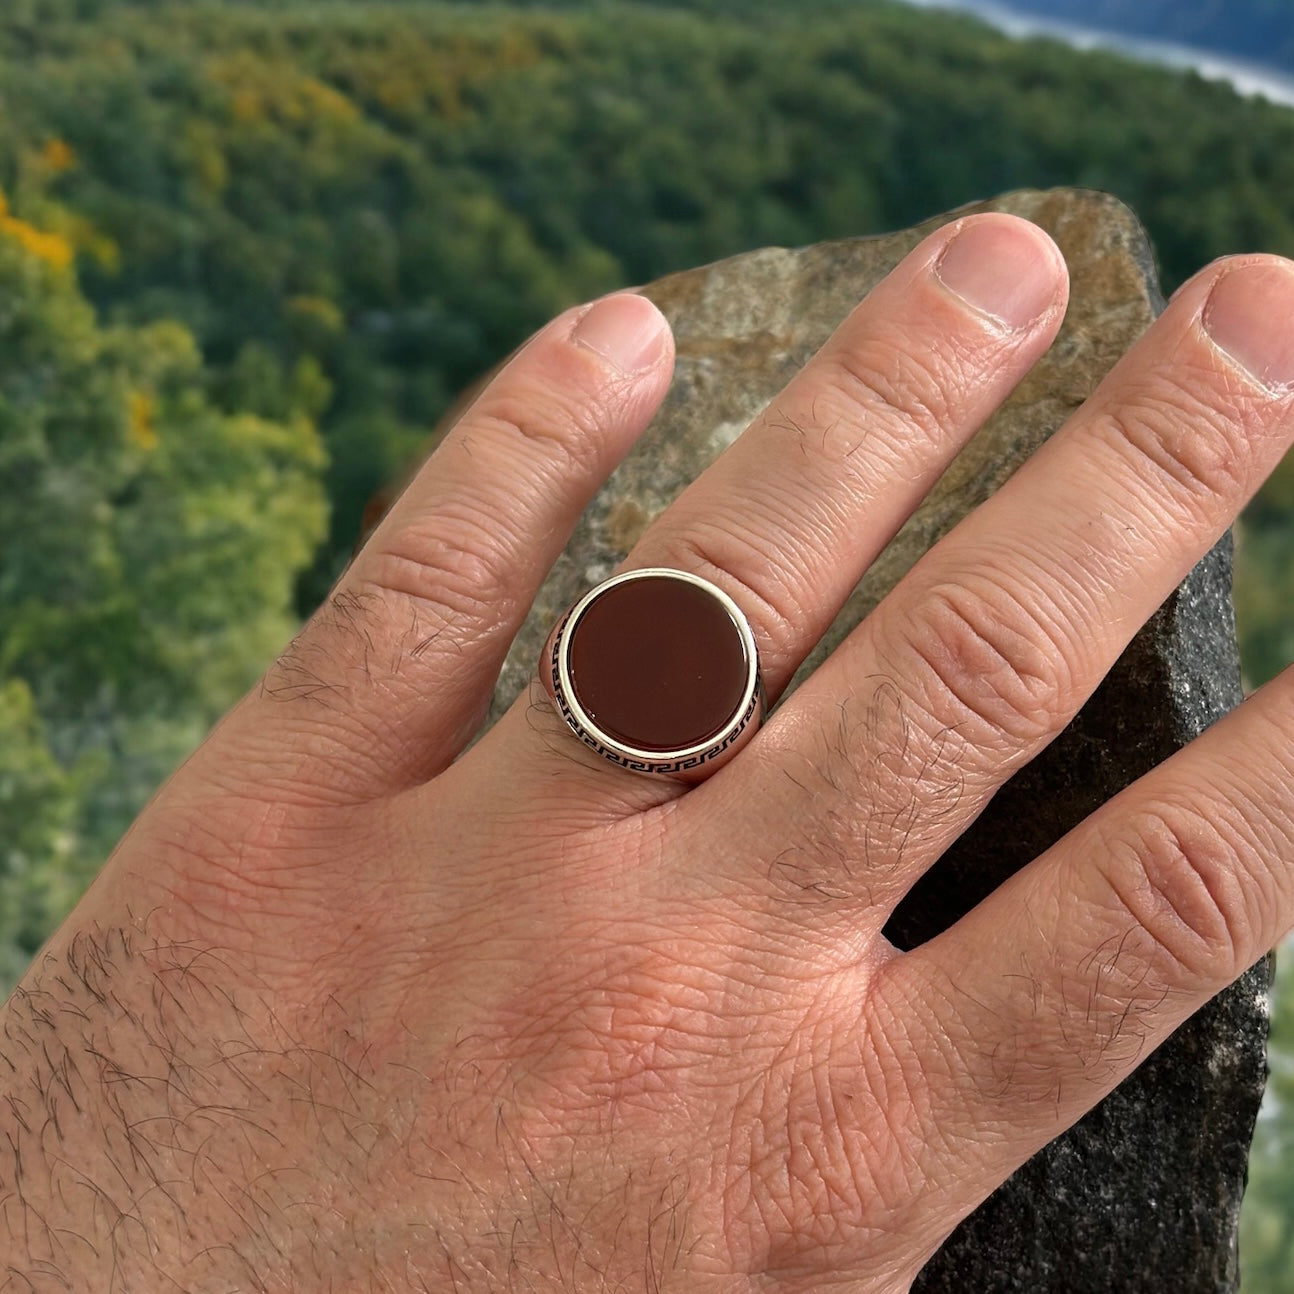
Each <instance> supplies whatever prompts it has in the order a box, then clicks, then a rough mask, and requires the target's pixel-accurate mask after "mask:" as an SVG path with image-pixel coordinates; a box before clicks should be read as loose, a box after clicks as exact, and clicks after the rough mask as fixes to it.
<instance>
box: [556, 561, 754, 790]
mask: <svg viewBox="0 0 1294 1294" xmlns="http://www.w3.org/2000/svg"><path fill="white" fill-rule="evenodd" d="M541 675H542V677H543V682H544V686H545V689H546V690H547V692H548V694H549V696H550V697H551V698H552V700H553V703H554V705H555V706H556V707H557V711H558V713H559V714H560V715H561V716H562V718H563V719H565V721H566V723H567V725H568V726H569V727H570V729H571V731H572V732H573V733H574V734H575V735H576V736H577V737H578V738H579V739H580V740H581V741H582V742H583V743H584V744H585V745H586V746H588V747H589V749H590V750H593V751H595V752H596V753H597V754H599V755H601V756H602V757H603V758H604V759H607V760H610V761H611V762H612V763H613V764H618V765H619V766H620V767H622V768H627V769H630V770H631V771H633V772H635V773H647V774H651V775H654V776H663V777H676V778H681V779H683V780H687V781H696V780H700V779H701V778H704V777H708V776H709V775H710V774H711V773H712V772H713V771H715V770H716V769H718V768H719V767H720V765H722V764H723V763H726V762H727V760H728V759H730V758H731V757H732V756H733V755H735V754H736V753H737V751H738V750H739V749H740V748H741V747H742V746H744V745H745V744H746V742H747V740H749V738H750V737H752V736H753V735H754V733H755V730H756V729H757V728H758V727H759V723H760V720H761V719H762V717H763V714H764V710H765V708H766V701H765V694H764V687H763V680H762V678H761V676H760V670H759V654H758V650H757V648H756V645H755V635H754V633H753V632H752V631H751V628H750V624H749V623H748V622H747V620H746V617H745V616H744V615H743V614H742V611H741V608H740V607H738V605H737V604H736V603H735V602H734V601H733V600H732V598H730V597H729V596H728V595H727V594H726V593H725V592H724V591H723V590H722V589H721V588H718V587H717V586H716V585H714V584H712V583H710V581H709V580H705V579H702V578H701V577H700V576H699V575H692V574H689V573H688V572H686V571H677V570H672V569H670V568H668V567H648V568H646V569H643V570H636V571H628V572H626V573H625V574H623V575H615V576H612V578H611V579H608V580H604V581H603V582H602V583H601V584H598V585H596V586H595V587H594V588H592V589H590V590H589V591H588V592H587V593H585V594H584V596H583V597H582V598H580V599H579V601H578V602H576V603H575V604H574V605H573V606H572V607H571V608H570V610H569V611H567V613H566V614H565V615H564V616H563V617H562V618H561V620H560V621H559V622H558V624H557V626H556V627H555V628H554V630H553V632H552V633H551V634H550V635H549V638H548V642H547V643H546V644H545V648H544V654H543V657H542V658H541Z"/></svg>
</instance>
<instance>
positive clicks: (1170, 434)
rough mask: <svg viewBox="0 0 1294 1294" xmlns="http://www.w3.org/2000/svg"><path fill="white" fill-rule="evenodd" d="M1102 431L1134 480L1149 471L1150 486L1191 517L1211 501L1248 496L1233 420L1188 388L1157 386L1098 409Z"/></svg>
mask: <svg viewBox="0 0 1294 1294" xmlns="http://www.w3.org/2000/svg"><path fill="white" fill-rule="evenodd" d="M1102 421H1103V430H1104V434H1105V435H1106V437H1108V438H1109V439H1110V440H1111V441H1113V442H1114V443H1115V444H1116V446H1118V447H1119V448H1120V449H1121V450H1122V451H1123V452H1124V453H1125V454H1127V453H1129V452H1130V453H1131V456H1132V458H1133V461H1134V467H1135V468H1136V469H1137V472H1138V476H1139V477H1140V476H1143V475H1145V469H1147V468H1148V469H1149V472H1150V474H1151V475H1152V477H1153V481H1152V485H1153V487H1154V489H1155V492H1156V494H1157V495H1158V496H1160V497H1162V493H1163V490H1164V488H1165V487H1167V489H1168V490H1169V491H1170V492H1171V497H1172V498H1174V499H1175V500H1177V501H1178V502H1179V503H1181V504H1182V505H1184V506H1185V507H1186V508H1187V509H1188V510H1189V511H1191V512H1192V513H1195V512H1199V511H1201V510H1203V509H1209V510H1211V507H1210V505H1211V504H1212V501H1214V500H1216V499H1217V498H1219V497H1221V498H1232V497H1237V496H1240V495H1242V494H1245V493H1247V492H1248V481H1249V467H1248V462H1247V460H1246V457H1245V454H1244V449H1243V439H1242V437H1241V436H1240V435H1239V433H1238V429H1237V426H1236V423H1235V420H1234V419H1233V417H1232V416H1231V415H1230V414H1229V413H1228V412H1227V411H1225V410H1223V409H1221V408H1219V407H1218V405H1217V403H1216V402H1215V401H1210V400H1209V399H1207V398H1206V397H1205V396H1204V395H1202V394H1197V393H1196V392H1194V391H1192V390H1191V387H1190V385H1188V384H1186V383H1179V384H1177V385H1173V386H1169V385H1167V384H1163V383H1157V384H1156V385H1155V386H1154V388H1153V389H1151V390H1147V391H1144V392H1143V393H1141V394H1140V395H1139V396H1138V397H1137V398H1134V399H1132V400H1130V401H1125V402H1124V403H1122V404H1120V405H1113V406H1110V407H1108V408H1107V409H1105V410H1104V411H1103V419H1102Z"/></svg>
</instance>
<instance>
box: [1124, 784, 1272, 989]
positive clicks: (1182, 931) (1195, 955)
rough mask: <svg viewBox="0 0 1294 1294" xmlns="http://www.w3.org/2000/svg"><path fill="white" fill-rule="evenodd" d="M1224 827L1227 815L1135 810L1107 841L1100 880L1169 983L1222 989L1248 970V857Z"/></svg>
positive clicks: (1184, 809) (1170, 807)
mask: <svg viewBox="0 0 1294 1294" xmlns="http://www.w3.org/2000/svg"><path fill="white" fill-rule="evenodd" d="M1225 824H1226V817H1225V815H1224V814H1221V813H1219V814H1214V813H1213V812H1211V811H1209V810H1207V809H1204V808H1201V807H1199V806H1187V805H1183V804H1178V803H1165V804H1162V805H1152V806H1149V807H1146V808H1144V809H1142V810H1140V811H1139V812H1138V813H1137V814H1136V815H1135V816H1134V817H1133V818H1132V819H1131V820H1130V821H1129V822H1128V823H1126V824H1125V825H1124V826H1123V827H1122V828H1121V830H1120V831H1119V834H1118V835H1117V836H1116V837H1114V838H1113V839H1109V840H1107V841H1106V842H1105V848H1104V851H1103V854H1104V857H1103V862H1102V874H1103V880H1104V882H1105V883H1106V884H1107V885H1108V887H1109V890H1110V894H1111V896H1112V899H1113V902H1114V904H1115V906H1116V908H1117V909H1118V910H1119V911H1121V912H1123V913H1125V914H1126V915H1127V916H1128V917H1129V918H1130V919H1131V921H1132V923H1133V925H1132V929H1134V930H1136V931H1139V932H1140V934H1141V936H1142V938H1143V940H1144V941H1145V942H1146V945H1147V952H1146V954H1145V955H1147V956H1148V957H1149V958H1150V959H1151V961H1152V962H1156V963H1159V964H1160V965H1161V967H1166V968H1167V974H1168V977H1169V980H1170V982H1172V980H1176V979H1181V978H1183V977H1185V979H1186V980H1187V981H1189V982H1194V981H1198V980H1200V979H1203V980H1205V981H1206V982H1210V983H1217V984H1218V986H1219V987H1221V986H1222V985H1223V984H1226V983H1229V982H1230V981H1231V980H1232V979H1233V978H1234V977H1235V976H1236V975H1237V974H1238V973H1239V972H1240V971H1241V970H1243V969H1244V966H1245V965H1247V962H1246V960H1245V958H1246V955H1247V951H1248V947H1249V944H1250V943H1251V942H1252V940H1251V939H1250V938H1249V937H1248V930H1249V919H1248V916H1247V912H1246V901H1245V881H1244V878H1245V876H1246V873H1247V869H1248V863H1247V853H1248V850H1247V848H1246V846H1245V844H1244V843H1243V841H1242V840H1241V839H1240V838H1238V833H1236V832H1235V831H1234V829H1233V828H1230V827H1228V826H1227V825H1225ZM1162 973H1163V971H1162V969H1161V974H1162Z"/></svg>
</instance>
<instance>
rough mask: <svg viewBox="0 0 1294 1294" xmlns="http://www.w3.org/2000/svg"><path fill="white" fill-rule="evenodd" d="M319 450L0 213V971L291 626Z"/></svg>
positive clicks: (315, 516) (182, 342) (307, 427)
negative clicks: (98, 311) (219, 397)
mask: <svg viewBox="0 0 1294 1294" xmlns="http://www.w3.org/2000/svg"><path fill="white" fill-rule="evenodd" d="M323 468H324V456H323V452H322V450H321V448H320V445H319V442H318V439H317V436H316V434H315V431H314V428H313V426H312V425H311V424H310V422H309V421H308V420H307V419H306V418H305V417H304V416H295V417H293V418H292V419H290V420H285V421H280V422H275V421H271V420H268V419H266V418H262V417H258V416H255V415H252V414H227V413H223V412H221V411H220V410H218V409H217V408H215V407H214V406H213V405H212V404H211V403H210V401H209V400H208V398H207V396H206V395H205V394H204V375H203V372H202V366H201V362H200V358H199V354H198V351H197V348H196V346H195V345H194V342H193V339H192V337H191V336H190V335H189V334H188V333H187V332H186V331H185V330H184V329H183V328H182V327H180V326H178V325H176V324H170V323H164V322H159V323H155V324H151V325H148V326H145V327H129V326H117V327H106V328H105V327H102V326H101V325H100V324H99V323H98V321H97V320H96V317H95V313H94V310H93V309H92V307H91V306H90V305H89V304H88V303H87V302H86V300H85V299H84V297H83V296H82V295H81V293H80V291H79V289H78V287H77V284H76V280H75V277H74V275H73V272H72V270H71V268H70V254H69V253H68V250H67V248H66V246H65V244H64V243H63V241H62V240H61V239H59V238H58V237H57V236H56V235H51V234H49V233H48V232H46V231H43V230H41V229H38V228H37V227H35V226H33V225H31V224H28V223H27V222H25V221H21V220H18V219H16V218H15V217H13V216H10V215H8V214H7V213H5V214H4V215H3V216H0V948H3V949H5V950H6V952H5V954H4V956H5V957H6V959H7V960H6V962H5V964H4V967H3V972H2V973H6V974H11V973H12V972H13V971H14V970H15V969H16V968H17V967H16V962H15V958H18V959H21V957H23V956H24V955H25V956H30V954H31V953H32V952H33V951H34V949H35V947H36V946H37V945H38V944H39V942H40V940H41V939H43V937H44V935H45V934H46V933H47V932H48V930H49V929H50V928H51V926H52V924H53V923H55V922H56V921H57V920H58V918H59V917H60V916H61V915H62V913H63V912H64V911H65V910H66V908H67V907H68V906H69V905H70V902H71V901H72V899H73V898H74V897H75V895H76V893H77V892H78V891H79V889H80V888H82V887H83V885H84V883H85V882H86V880H87V879H88V878H89V876H90V875H92V874H93V871H94V869H95V867H96V866H97V865H98V863H99V862H100V861H101V860H102V858H103V856H104V855H105V854H106V852H107V851H108V850H109V849H110V848H111V846H112V845H113V844H114V843H115V841H116V839H117V837H118V836H119V835H120V834H121V832H122V831H123V830H124V828H125V826H126V825H127V824H128V823H129V821H130V819H131V817H132V816H133V815H134V813H135V812H136V811H137V810H138V808H139V806H140V804H141V803H142V802H143V800H144V798H146V796H147V795H148V794H149V793H150V792H151V790H152V789H153V788H154V786H155V785H156V784H157V782H158V781H159V780H160V778H161V777H163V776H164V775H165V774H166V773H167V772H168V771H169V770H170V768H171V767H172V766H173V765H174V764H175V762H176V761H177V760H178V759H180V758H182V757H183V755H184V754H186V753H187V751H188V750H189V749H190V748H191V747H192V745H193V743H194V742H195V740H196V739H197V738H198V737H199V736H200V735H201V733H202V731H203V729H204V727H205V725H207V724H208V723H210V722H211V721H212V720H213V719H214V718H215V717H216V716H218V715H219V714H220V713H221V712H222V711H223V710H224V709H225V708H226V707H228V706H229V705H230V704H231V703H232V702H233V701H234V700H235V699H236V698H237V696H238V695H239V694H240V693H241V691H242V690H243V689H245V688H246V687H247V686H248V685H249V684H250V683H251V682H252V681H253V679H254V678H255V677H256V675H257V673H258V672H259V670H260V669H261V668H262V667H263V665H264V664H265V662H266V661H267V660H268V659H269V658H270V656H271V655H272V654H273V652H274V651H275V650H276V649H277V648H278V647H279V646H281V645H282V643H283V642H284V641H285V640H286V638H287V637H288V636H289V635H290V633H291V632H292V630H293V628H294V626H295V623H296V621H295V617H294V615H293V611H292V595H293V585H294V580H295V577H296V575H297V573H298V572H299V571H300V570H301V568H302V567H303V566H305V565H306V564H307V563H308V562H309V560H310V557H311V555H312V553H313V551H314V549H315V547H316V545H317V543H318V541H319V539H320V538H321V537H322V534H323V531H324V526H325V519H326V516H325V514H326V508H325V503H324V499H323V494H322V489H321V484H320V481H321V476H322V473H323Z"/></svg>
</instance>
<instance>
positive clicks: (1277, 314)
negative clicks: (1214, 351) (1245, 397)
mask: <svg viewBox="0 0 1294 1294" xmlns="http://www.w3.org/2000/svg"><path fill="white" fill-rule="evenodd" d="M1201 319H1202V322H1203V324H1204V331H1205V332H1207V333H1208V335H1209V336H1210V337H1212V338H1213V341H1214V344H1215V345H1216V346H1217V347H1218V349H1219V350H1221V351H1223V352H1224V353H1225V354H1226V356H1227V357H1228V358H1229V359H1230V360H1232V361H1233V362H1234V363H1235V364H1237V365H1238V366H1239V367H1240V368H1242V369H1244V371H1245V372H1246V373H1248V374H1249V376H1250V377H1252V378H1253V379H1254V381H1256V382H1258V383H1259V384H1260V385H1261V386H1265V387H1266V388H1267V389H1268V390H1269V391H1272V392H1275V393H1278V394H1285V393H1287V392H1288V391H1289V390H1290V388H1291V387H1294V266H1291V265H1290V264H1289V263H1288V262H1279V261H1277V262H1272V261H1266V262H1263V263H1261V264H1258V265H1238V266H1236V268H1235V269H1233V270H1228V271H1227V272H1226V273H1225V274H1223V275H1222V277H1221V278H1220V279H1218V281H1217V282H1216V283H1215V284H1214V285H1213V291H1212V292H1210V293H1209V299H1208V301H1206V302H1205V304H1204V313H1203V315H1202V316H1201Z"/></svg>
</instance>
